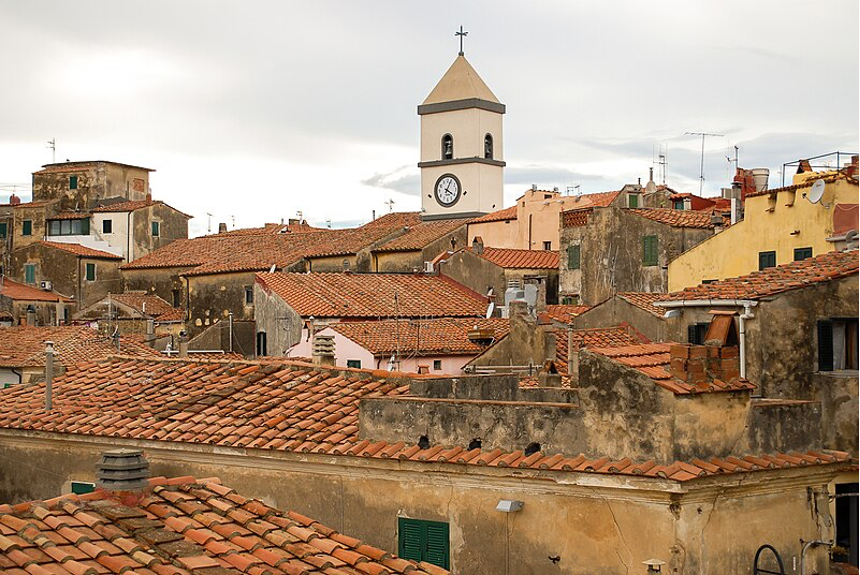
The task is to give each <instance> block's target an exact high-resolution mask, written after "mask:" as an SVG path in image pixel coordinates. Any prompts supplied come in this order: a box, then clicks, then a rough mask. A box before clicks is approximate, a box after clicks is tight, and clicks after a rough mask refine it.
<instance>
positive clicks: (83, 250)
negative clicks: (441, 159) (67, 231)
mask: <svg viewBox="0 0 860 575" xmlns="http://www.w3.org/2000/svg"><path fill="white" fill-rule="evenodd" d="M39 243H40V244H42V245H44V246H47V247H49V248H54V249H58V250H62V251H64V252H69V253H70V254H75V255H76V256H81V257H85V258H98V259H105V260H121V259H122V256H118V255H116V254H112V253H110V252H104V251H102V250H95V249H93V248H88V247H87V246H84V245H81V244H67V243H65V242H48V241H40V242H39Z"/></svg>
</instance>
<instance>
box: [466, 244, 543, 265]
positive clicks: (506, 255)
mask: <svg viewBox="0 0 860 575" xmlns="http://www.w3.org/2000/svg"><path fill="white" fill-rule="evenodd" d="M470 249H471V248H470ZM480 257H482V258H484V259H485V260H487V261H489V262H492V263H494V264H496V265H497V266H499V267H502V268H506V269H557V268H558V252H555V251H549V250H514V249H505V248H484V250H483V252H481V254H480Z"/></svg>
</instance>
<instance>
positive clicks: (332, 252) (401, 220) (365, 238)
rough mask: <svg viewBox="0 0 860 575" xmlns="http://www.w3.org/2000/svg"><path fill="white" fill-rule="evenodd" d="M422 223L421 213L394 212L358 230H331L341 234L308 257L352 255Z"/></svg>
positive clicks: (322, 244)
mask: <svg viewBox="0 0 860 575" xmlns="http://www.w3.org/2000/svg"><path fill="white" fill-rule="evenodd" d="M421 223H422V222H421V214H420V213H419V212H392V213H390V214H385V215H384V216H381V217H379V218H376V219H375V220H373V221H371V222H368V223H366V224H364V225H363V226H360V227H358V228H352V229H348V230H331V231H337V232H341V233H340V234H338V235H332V236H329V237H328V238H327V240H328V241H324V242H320V243H319V244H318V245H317V246H315V247H314V248H312V249H309V250H308V253H307V257H308V258H314V257H329V256H339V255H352V254H355V253H358V252H359V251H361V250H363V249H365V248H368V247H373V246H374V245H375V244H377V242H382V241H384V240H387V239H389V238H390V237H391V236H393V235H394V234H400V233H401V232H403V231H404V230H405V229H406V228H410V229H411V228H414V227H416V226H418V225H419V224H421ZM427 229H431V228H427ZM398 237H399V235H398ZM392 239H393V238H392Z"/></svg>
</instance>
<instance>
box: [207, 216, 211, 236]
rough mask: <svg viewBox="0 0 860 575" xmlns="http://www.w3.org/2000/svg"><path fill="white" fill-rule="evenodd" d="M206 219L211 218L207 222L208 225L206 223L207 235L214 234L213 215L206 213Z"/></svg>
mask: <svg viewBox="0 0 860 575" xmlns="http://www.w3.org/2000/svg"><path fill="white" fill-rule="evenodd" d="M206 217H207V218H209V219H208V220H207V223H206V233H207V234H211V233H212V214H210V213H209V212H206Z"/></svg>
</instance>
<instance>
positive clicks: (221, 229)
mask: <svg viewBox="0 0 860 575" xmlns="http://www.w3.org/2000/svg"><path fill="white" fill-rule="evenodd" d="M218 233H219V234H226V233H227V224H226V223H224V222H220V223H219V224H218Z"/></svg>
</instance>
